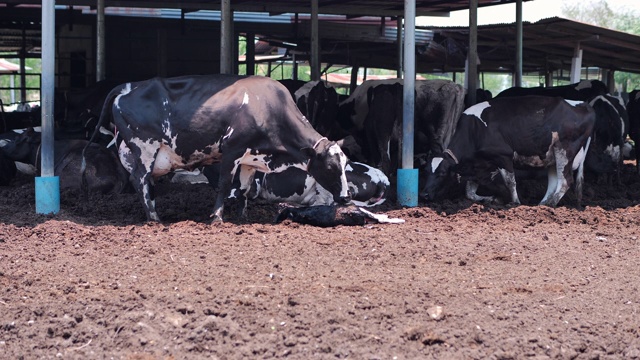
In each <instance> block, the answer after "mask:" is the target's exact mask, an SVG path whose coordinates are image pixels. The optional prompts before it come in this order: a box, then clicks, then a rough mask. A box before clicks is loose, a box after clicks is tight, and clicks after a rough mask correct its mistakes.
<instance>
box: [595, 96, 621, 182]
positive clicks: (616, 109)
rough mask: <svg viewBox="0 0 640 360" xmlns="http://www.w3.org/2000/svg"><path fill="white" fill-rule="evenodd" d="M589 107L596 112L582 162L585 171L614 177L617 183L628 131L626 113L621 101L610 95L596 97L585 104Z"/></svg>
mask: <svg viewBox="0 0 640 360" xmlns="http://www.w3.org/2000/svg"><path fill="white" fill-rule="evenodd" d="M589 105H591V107H593V109H594V110H595V112H596V125H595V127H594V130H593V139H592V141H591V146H590V147H589V152H588V153H587V159H586V160H585V170H587V171H589V172H593V173H595V174H598V175H612V174H615V175H616V178H617V180H618V182H620V172H621V170H622V165H623V156H622V150H623V149H622V148H623V146H624V143H625V139H626V137H627V132H628V131H629V130H628V129H629V117H628V114H627V110H626V108H625V106H624V105H623V103H622V101H621V99H619V98H616V97H614V96H611V95H599V96H596V97H595V98H594V99H592V100H591V101H589ZM609 180H611V177H609Z"/></svg>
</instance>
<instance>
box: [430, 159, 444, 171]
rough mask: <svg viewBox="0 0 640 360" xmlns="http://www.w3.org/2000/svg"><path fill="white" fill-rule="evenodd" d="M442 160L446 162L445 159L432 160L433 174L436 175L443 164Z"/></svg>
mask: <svg viewBox="0 0 640 360" xmlns="http://www.w3.org/2000/svg"><path fill="white" fill-rule="evenodd" d="M442 160H444V158H442V157H434V158H433V159H432V160H431V173H435V172H436V170H438V166H440V163H441V162H442Z"/></svg>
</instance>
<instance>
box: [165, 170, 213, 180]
mask: <svg viewBox="0 0 640 360" xmlns="http://www.w3.org/2000/svg"><path fill="white" fill-rule="evenodd" d="M171 182H172V183H174V184H208V183H209V180H208V179H207V177H206V176H204V174H203V173H202V172H201V171H200V170H199V169H195V170H193V171H187V170H183V169H178V170H176V172H175V174H174V175H173V177H172V178H171Z"/></svg>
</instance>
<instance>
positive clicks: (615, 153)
mask: <svg viewBox="0 0 640 360" xmlns="http://www.w3.org/2000/svg"><path fill="white" fill-rule="evenodd" d="M604 153H605V154H607V155H609V157H610V158H611V160H613V161H616V162H617V161H619V160H620V153H621V152H620V146H618V145H616V146H613V144H609V145H608V146H607V148H606V149H604Z"/></svg>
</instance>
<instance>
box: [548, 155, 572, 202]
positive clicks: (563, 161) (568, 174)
mask: <svg viewBox="0 0 640 360" xmlns="http://www.w3.org/2000/svg"><path fill="white" fill-rule="evenodd" d="M553 151H554V156H555V160H556V166H555V167H556V173H557V175H558V180H557V183H556V187H555V191H554V192H553V193H552V194H551V195H550V196H549V198H548V199H547V203H543V202H541V203H540V204H541V205H549V206H551V207H555V206H556V205H558V203H559V202H560V200H561V199H562V197H563V196H564V194H565V193H566V192H567V190H568V189H569V187H570V186H571V184H572V183H573V163H571V164H569V158H568V157H567V151H566V150H564V149H561V148H557V147H556V148H554V149H553ZM547 192H549V189H547Z"/></svg>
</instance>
